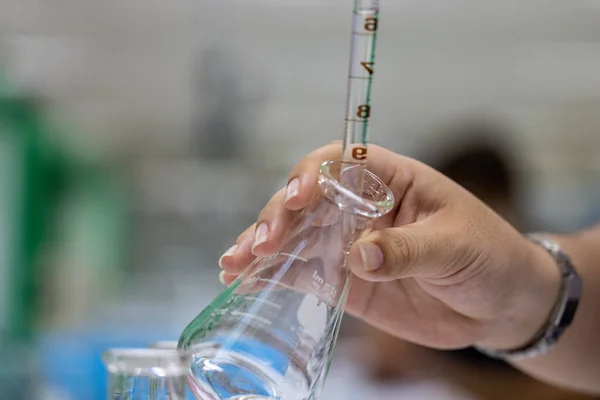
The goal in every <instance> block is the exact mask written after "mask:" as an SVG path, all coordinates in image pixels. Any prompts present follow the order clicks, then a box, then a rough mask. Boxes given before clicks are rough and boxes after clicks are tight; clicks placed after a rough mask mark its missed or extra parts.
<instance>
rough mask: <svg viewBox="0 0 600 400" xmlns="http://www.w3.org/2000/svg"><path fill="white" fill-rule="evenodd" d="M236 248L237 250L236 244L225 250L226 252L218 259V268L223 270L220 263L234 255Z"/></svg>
mask: <svg viewBox="0 0 600 400" xmlns="http://www.w3.org/2000/svg"><path fill="white" fill-rule="evenodd" d="M237 248H238V245H237V243H236V244H234V245H233V246H231V247H230V248H229V249H227V251H226V252H225V253H223V255H222V256H221V258H219V267H221V268H223V263H222V260H223V257H229V256H232V255H233V254H234V253H235V251H236V250H237Z"/></svg>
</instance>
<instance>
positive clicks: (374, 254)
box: [348, 224, 445, 282]
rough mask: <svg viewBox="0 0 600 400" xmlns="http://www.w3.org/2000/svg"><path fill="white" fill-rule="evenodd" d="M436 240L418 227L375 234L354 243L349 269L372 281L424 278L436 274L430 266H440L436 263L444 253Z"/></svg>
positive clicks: (387, 230)
mask: <svg viewBox="0 0 600 400" xmlns="http://www.w3.org/2000/svg"><path fill="white" fill-rule="evenodd" d="M433 239H434V238H433V236H432V234H431V233H429V231H427V230H426V229H425V227H423V226H418V225H416V224H415V225H409V226H404V227H396V228H387V229H383V230H378V231H373V232H371V233H370V234H368V235H366V236H365V237H362V238H360V239H359V240H357V241H356V243H354V245H353V246H352V248H351V249H350V252H349V254H348V266H349V267H350V269H351V270H352V272H353V273H354V274H355V275H356V276H358V277H359V278H362V279H364V280H367V281H370V282H387V281H393V280H396V279H401V278H408V277H425V276H428V274H431V273H433V272H434V271H431V267H428V266H431V265H436V264H437V265H440V264H441V263H436V262H434V261H436V260H439V258H440V257H443V254H444V253H445V252H440V246H439V243H440V241H439V240H438V242H436V243H434V240H433ZM436 257H437V258H436ZM428 269H429V271H428Z"/></svg>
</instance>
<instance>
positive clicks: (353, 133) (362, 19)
mask: <svg viewBox="0 0 600 400" xmlns="http://www.w3.org/2000/svg"><path fill="white" fill-rule="evenodd" d="M353 13H354V22H353V26H352V45H351V52H350V68H349V74H348V89H347V103H346V124H345V125H346V126H345V132H344V142H343V146H344V147H343V159H344V161H349V162H359V163H363V164H365V163H366V162H367V143H368V139H369V119H370V117H371V86H372V82H373V74H374V72H375V44H376V41H377V28H378V23H379V0H355V1H354V12H353Z"/></svg>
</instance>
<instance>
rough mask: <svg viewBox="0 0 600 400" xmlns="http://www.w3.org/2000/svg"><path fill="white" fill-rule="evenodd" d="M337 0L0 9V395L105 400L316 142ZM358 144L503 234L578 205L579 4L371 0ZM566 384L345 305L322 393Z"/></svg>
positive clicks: (179, 317)
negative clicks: (131, 358)
mask: <svg viewBox="0 0 600 400" xmlns="http://www.w3.org/2000/svg"><path fill="white" fill-rule="evenodd" d="M351 10H352V2H351V1H350V0H329V1H327V2H317V1H306V0H304V1H297V0H279V1H269V0H221V1H217V2H207V1H205V0H194V1H193V0H170V1H159V0H144V1H141V0H129V1H126V2H124V1H117V0H89V1H85V2H83V1H79V0H52V1H50V0H0V359H1V361H2V364H1V365H0V399H10V400H20V399H25V400H38V399H40V400H55V399H60V400H71V399H73V400H76V399H77V400H79V399H85V400H95V399H98V400H100V399H104V398H105V388H104V385H105V382H104V379H105V373H104V368H103V365H102V363H101V360H100V355H101V353H102V351H103V350H104V349H105V348H107V347H110V346H144V345H146V344H148V343H149V342H151V341H155V340H176V339H177V338H178V336H179V333H180V332H181V330H182V329H183V327H184V326H185V325H186V324H187V322H189V321H190V320H191V319H192V318H193V317H195V315H196V314H197V313H198V312H199V311H200V310H201V309H202V308H203V307H204V306H205V305H206V304H207V303H208V302H209V300H210V299H211V298H212V297H213V296H215V295H216V294H217V293H218V292H219V291H220V290H221V289H222V287H221V285H220V284H219V282H218V277H217V276H218V266H217V260H218V258H219V257H220V255H221V253H222V252H223V251H224V250H226V249H227V248H229V247H230V245H231V244H232V243H233V241H234V240H235V239H236V237H237V235H238V234H239V233H240V232H241V231H242V230H243V229H245V227H246V226H247V225H249V224H250V223H252V222H253V221H254V219H255V218H256V215H257V213H258V212H259V210H260V209H261V208H262V206H263V205H264V203H265V202H266V201H267V200H268V199H269V198H270V196H271V195H272V194H273V193H274V192H275V191H276V190H278V189H279V188H280V187H282V186H283V185H284V184H285V183H286V180H287V174H288V172H289V169H290V168H291V166H292V165H293V164H294V163H295V162H297V161H298V160H299V159H300V157H302V156H303V155H304V154H305V153H307V152H308V151H310V150H312V149H314V148H316V147H319V146H321V145H323V144H326V143H328V142H329V141H331V140H336V139H340V138H341V135H342V133H343V118H344V108H345V94H346V75H347V64H348V56H349V45H350V40H349V39H350V38H349V35H350V26H351ZM380 21H381V22H380V29H379V34H380V36H379V39H378V49H377V62H378V64H377V77H376V79H375V80H374V87H373V113H372V123H371V126H372V133H371V139H372V141H373V142H376V143H378V144H381V145H383V146H385V147H388V148H390V149H392V150H395V151H397V152H400V153H403V154H406V155H409V156H412V157H415V158H418V159H421V160H424V161H426V162H428V163H430V164H431V165H433V166H435V167H436V168H438V169H439V170H440V171H442V172H444V173H446V174H447V175H449V176H451V177H452V178H453V179H455V180H457V181H458V182H460V183H461V184H463V185H465V186H466V187H467V188H469V190H472V191H473V192H474V193H476V194H477V195H478V196H480V197H481V198H482V199H483V200H485V201H487V202H488V203H489V204H490V205H492V206H493V207H495V208H496V210H498V212H500V213H501V214H503V215H504V216H505V217H506V218H509V219H510V220H511V221H512V222H513V223H515V224H517V225H518V226H519V227H521V228H522V229H523V230H530V229H548V230H556V231H568V230H573V229H577V228H580V227H583V226H586V225H588V224H590V223H592V222H593V221H596V220H598V219H600V157H598V154H599V151H600V133H599V131H600V72H599V71H600V1H598V0H503V1H488V2H482V1H477V0H454V1H447V0H425V1H424V0H419V1H414V0H398V1H393V2H391V1H390V2H386V1H383V2H382V14H381V20H380ZM365 398H367V399H378V400H380V399H388V398H389V399H396V398H402V399H440V400H442V399H453V400H454V399H456V400H459V399H463V400H471V399H472V400H476V399H481V400H486V399H490V400H493V399H507V398H518V399H579V398H582V399H583V398H584V397H581V396H577V395H574V394H571V393H566V392H562V391H558V390H555V389H552V388H549V387H547V386H545V385H542V384H539V383H537V382H534V381H532V380H530V379H528V378H526V377H524V376H522V375H520V374H519V373H517V372H516V371H514V370H512V369H510V368H509V367H507V366H506V365H504V364H502V363H496V362H492V361H490V360H487V359H485V358H483V357H481V356H479V355H477V354H475V353H474V352H470V351H468V350H466V351H461V352H447V353H443V352H433V351H427V350H425V349H421V348H418V347H416V346H412V345H410V344H407V343H403V342H402V341H399V340H396V339H393V338H390V337H387V336H385V335H382V334H381V333H378V332H372V331H371V330H369V329H368V328H367V327H365V326H363V325H361V323H359V322H357V321H354V320H351V319H349V318H348V319H347V320H346V322H345V326H344V329H343V331H342V337H341V339H340V341H339V346H338V351H337V352H336V355H335V357H334V362H333V366H332V372H331V375H330V380H329V383H328V385H327V389H326V393H325V399H335V400H337V399H341V400H342V399H349V400H353V399H365Z"/></svg>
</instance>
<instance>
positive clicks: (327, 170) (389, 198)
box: [319, 160, 394, 219]
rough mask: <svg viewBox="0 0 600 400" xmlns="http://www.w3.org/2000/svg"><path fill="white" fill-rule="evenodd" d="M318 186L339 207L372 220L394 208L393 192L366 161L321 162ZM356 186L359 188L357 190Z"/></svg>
mask: <svg viewBox="0 0 600 400" xmlns="http://www.w3.org/2000/svg"><path fill="white" fill-rule="evenodd" d="M319 185H320V186H321V189H322V191H323V196H325V197H326V198H328V199H330V200H332V201H333V202H334V203H335V204H336V205H337V206H338V207H339V208H340V209H342V210H345V211H349V212H352V213H355V214H358V215H361V216H363V217H366V218H369V219H375V218H379V217H381V216H382V215H385V214H387V213H389V212H390V211H391V210H392V209H393V208H394V195H393V194H392V191H391V190H390V188H388V187H387V185H386V184H385V183H383V181H382V180H381V179H379V177H377V175H375V174H374V173H372V172H371V171H369V170H367V169H366V168H365V167H364V164H360V163H354V162H349V161H338V160H329V161H325V162H324V163H322V164H321V169H320V173H319ZM357 188H360V189H359V190H358V191H357Z"/></svg>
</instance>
